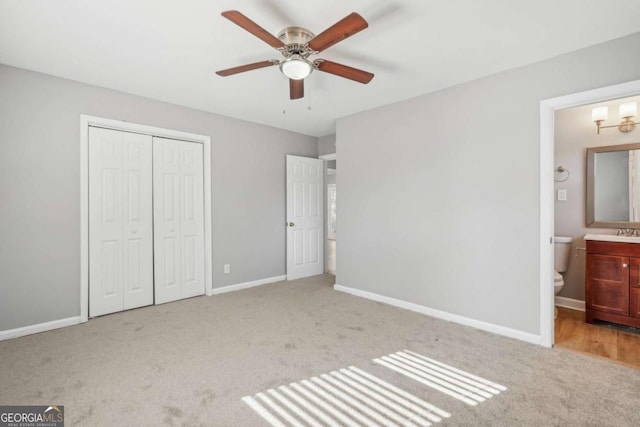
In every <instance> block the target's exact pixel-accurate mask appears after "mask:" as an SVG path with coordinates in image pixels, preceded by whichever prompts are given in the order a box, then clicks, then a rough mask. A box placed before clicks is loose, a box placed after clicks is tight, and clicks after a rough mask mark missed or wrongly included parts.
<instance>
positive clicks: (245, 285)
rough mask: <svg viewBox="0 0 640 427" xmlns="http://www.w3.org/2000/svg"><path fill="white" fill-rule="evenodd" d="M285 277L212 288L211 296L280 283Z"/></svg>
mask: <svg viewBox="0 0 640 427" xmlns="http://www.w3.org/2000/svg"><path fill="white" fill-rule="evenodd" d="M286 279H287V276H286V275H282V276H275V277H269V278H267V279H260V280H254V281H253V282H245V283H238V284H237V285H230V286H223V287H221V288H213V290H212V291H211V295H218V294H224V293H227V292H233V291H239V290H240V289H247V288H253V287H255V286H260V285H266V284H269V283H275V282H281V281H283V280H286Z"/></svg>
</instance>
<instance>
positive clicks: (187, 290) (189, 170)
mask: <svg viewBox="0 0 640 427" xmlns="http://www.w3.org/2000/svg"><path fill="white" fill-rule="evenodd" d="M180 152H181V156H180V159H181V166H182V168H181V177H180V181H181V182H180V183H181V187H182V188H181V189H182V227H181V231H182V235H181V238H182V266H183V268H182V298H188V297H192V296H195V295H202V294H204V190H203V163H202V161H203V158H202V156H203V154H202V144H195V143H190V142H181V146H180Z"/></svg>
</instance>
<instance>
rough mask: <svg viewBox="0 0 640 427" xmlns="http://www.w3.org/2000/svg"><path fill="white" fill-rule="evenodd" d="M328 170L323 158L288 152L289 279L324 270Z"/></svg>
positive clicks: (311, 274) (320, 272) (319, 272)
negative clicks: (325, 169) (325, 170)
mask: <svg viewBox="0 0 640 427" xmlns="http://www.w3.org/2000/svg"><path fill="white" fill-rule="evenodd" d="M323 189H324V171H323V162H322V160H320V159H311V158H308V157H298V156H287V279H288V280H292V279H298V278H301V277H307V276H313V275H316V274H322V273H323V271H324V246H323V245H324V242H323V240H324V230H323V222H324V221H323V212H324V196H323V193H324V191H323Z"/></svg>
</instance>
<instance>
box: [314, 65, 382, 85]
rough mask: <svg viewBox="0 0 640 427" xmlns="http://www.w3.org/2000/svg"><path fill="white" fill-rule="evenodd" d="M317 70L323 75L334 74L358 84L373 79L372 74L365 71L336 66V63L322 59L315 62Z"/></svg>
mask: <svg viewBox="0 0 640 427" xmlns="http://www.w3.org/2000/svg"><path fill="white" fill-rule="evenodd" d="M316 64H317V65H316V66H317V67H318V70H320V71H324V72H325V73H329V74H335V75H336V76H340V77H344V78H345V79H350V80H353V81H356V82H359V83H363V84H367V83H369V82H370V81H371V79H373V73H369V72H367V71H362V70H358V69H357V68H353V67H349V66H347V65H342V64H338V63H337V62H331V61H327V60H326V59H322V60H319V61H317V62H316Z"/></svg>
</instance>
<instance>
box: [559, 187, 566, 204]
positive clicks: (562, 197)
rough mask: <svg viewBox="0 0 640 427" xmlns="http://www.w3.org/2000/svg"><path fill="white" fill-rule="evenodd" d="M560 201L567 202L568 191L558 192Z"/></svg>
mask: <svg viewBox="0 0 640 427" xmlns="http://www.w3.org/2000/svg"><path fill="white" fill-rule="evenodd" d="M558 200H559V201H562V202H564V201H566V200H567V190H564V189H563V190H558Z"/></svg>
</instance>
